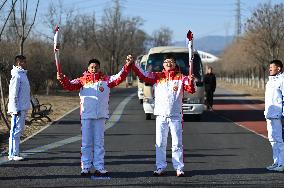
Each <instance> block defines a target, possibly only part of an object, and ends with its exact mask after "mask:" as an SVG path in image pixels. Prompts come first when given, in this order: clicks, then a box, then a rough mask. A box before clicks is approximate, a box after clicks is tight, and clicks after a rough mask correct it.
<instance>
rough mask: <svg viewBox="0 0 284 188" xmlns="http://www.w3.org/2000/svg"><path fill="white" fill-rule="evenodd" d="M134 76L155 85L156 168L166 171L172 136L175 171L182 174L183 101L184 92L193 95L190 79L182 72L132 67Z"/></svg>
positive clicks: (133, 65)
mask: <svg viewBox="0 0 284 188" xmlns="http://www.w3.org/2000/svg"><path fill="white" fill-rule="evenodd" d="M132 68H133V70H134V72H135V73H136V74H137V75H138V77H139V78H140V79H142V80H143V81H144V82H147V83H151V84H153V87H154V96H155V107H154V115H156V116H157V117H156V166H157V169H159V168H161V169H165V168H166V166H167V161H166V148H167V137H168V132H169V129H170V131H171V135H172V163H173V167H174V169H176V170H183V168H184V162H183V144H182V98H183V92H184V91H187V92H189V93H194V92H195V88H194V85H191V84H190V80H189V78H188V76H184V75H182V74H181V73H180V72H179V71H177V70H175V71H168V72H167V71H163V72H147V71H144V70H143V69H141V68H140V67H139V66H138V65H135V64H132Z"/></svg>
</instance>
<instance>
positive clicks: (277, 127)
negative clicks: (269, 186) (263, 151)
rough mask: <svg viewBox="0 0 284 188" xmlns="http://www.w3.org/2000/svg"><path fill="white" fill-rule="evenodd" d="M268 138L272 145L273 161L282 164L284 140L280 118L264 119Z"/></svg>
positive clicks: (283, 159)
mask: <svg viewBox="0 0 284 188" xmlns="http://www.w3.org/2000/svg"><path fill="white" fill-rule="evenodd" d="M266 122H267V132H268V140H269V142H270V144H271V146H272V155H273V162H274V163H275V164H278V165H284V142H283V137H282V123H281V119H266Z"/></svg>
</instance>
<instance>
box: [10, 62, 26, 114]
mask: <svg viewBox="0 0 284 188" xmlns="http://www.w3.org/2000/svg"><path fill="white" fill-rule="evenodd" d="M11 76H12V78H11V80H10V84H9V103H8V113H9V114H17V112H19V111H23V110H24V111H28V110H29V108H30V105H31V104H30V83H29V80H28V77H27V70H24V69H22V68H20V67H16V66H13V69H12V70H11Z"/></svg>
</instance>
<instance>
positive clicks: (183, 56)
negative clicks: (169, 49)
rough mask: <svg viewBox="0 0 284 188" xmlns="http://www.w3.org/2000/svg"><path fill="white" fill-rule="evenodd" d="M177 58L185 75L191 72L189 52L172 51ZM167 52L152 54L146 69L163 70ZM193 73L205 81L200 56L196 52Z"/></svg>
mask: <svg viewBox="0 0 284 188" xmlns="http://www.w3.org/2000/svg"><path fill="white" fill-rule="evenodd" d="M171 54H174V56H175V58H176V64H177V66H178V67H179V69H180V70H181V72H182V74H183V75H186V76H187V75H188V74H189V62H188V53H171ZM165 55H166V53H156V54H150V55H149V57H148V60H147V65H146V70H147V71H150V72H161V71H162V70H163V59H164V56H165ZM193 74H194V76H195V77H196V78H197V79H198V80H199V81H203V76H202V75H203V67H202V63H201V58H200V56H199V55H198V54H197V53H195V54H194V59H193Z"/></svg>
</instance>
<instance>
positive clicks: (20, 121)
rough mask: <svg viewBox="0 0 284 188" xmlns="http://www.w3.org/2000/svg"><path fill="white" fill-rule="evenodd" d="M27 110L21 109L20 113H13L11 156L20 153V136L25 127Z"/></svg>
mask: <svg viewBox="0 0 284 188" xmlns="http://www.w3.org/2000/svg"><path fill="white" fill-rule="evenodd" d="M25 120H26V111H21V113H20V115H18V116H16V115H12V118H11V130H10V137H9V157H13V156H16V155H19V153H20V138H21V136H22V134H23V131H24V129H25Z"/></svg>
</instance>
